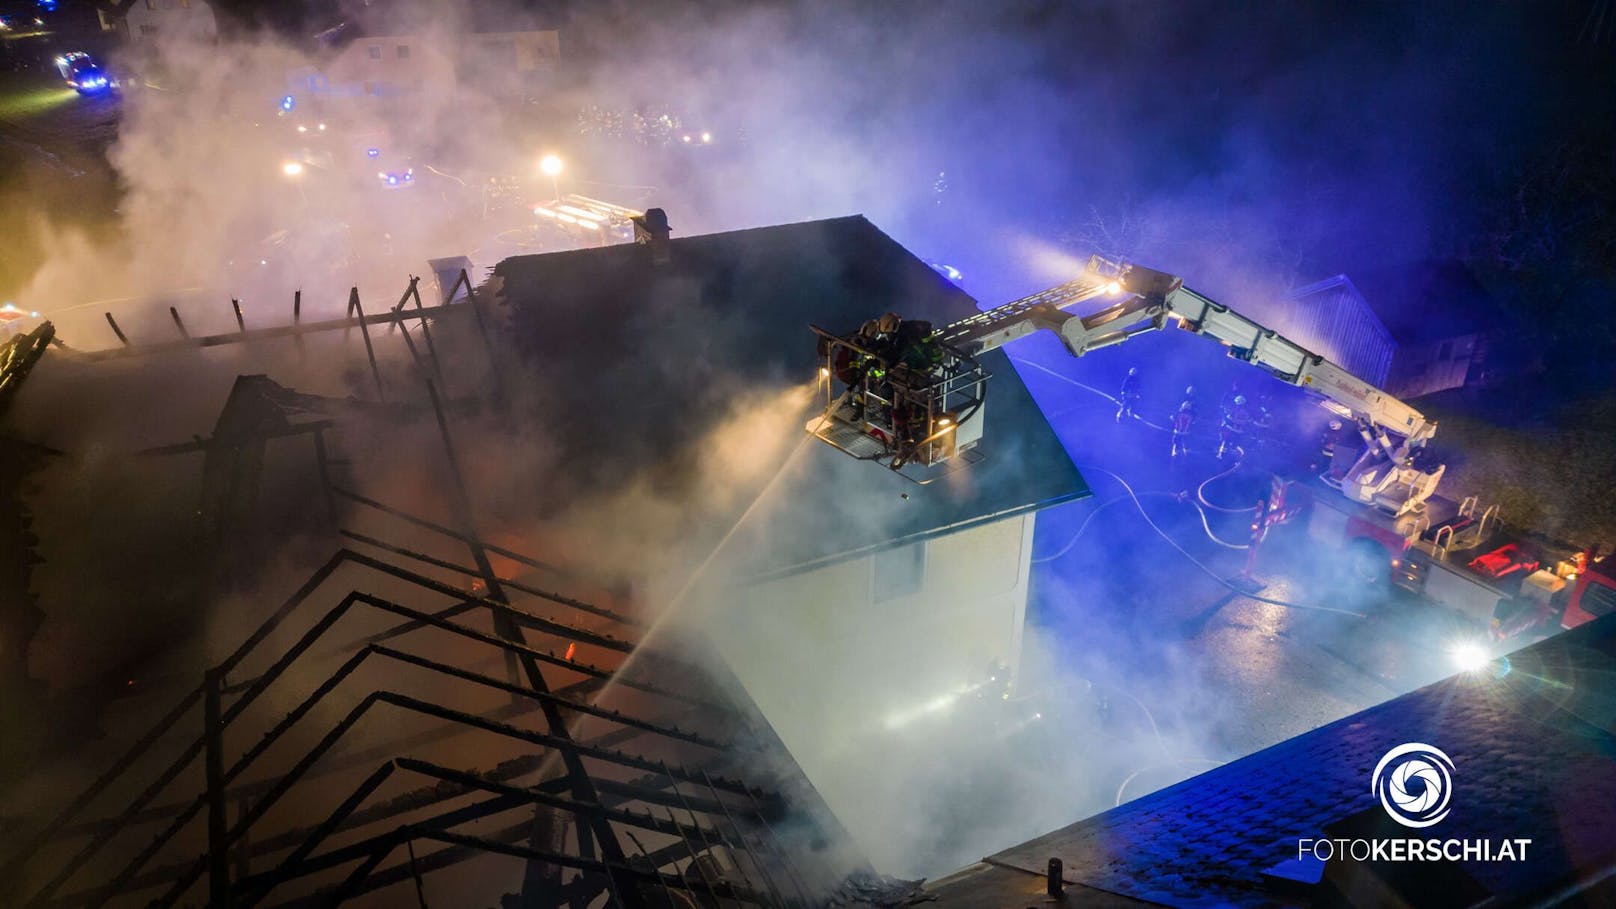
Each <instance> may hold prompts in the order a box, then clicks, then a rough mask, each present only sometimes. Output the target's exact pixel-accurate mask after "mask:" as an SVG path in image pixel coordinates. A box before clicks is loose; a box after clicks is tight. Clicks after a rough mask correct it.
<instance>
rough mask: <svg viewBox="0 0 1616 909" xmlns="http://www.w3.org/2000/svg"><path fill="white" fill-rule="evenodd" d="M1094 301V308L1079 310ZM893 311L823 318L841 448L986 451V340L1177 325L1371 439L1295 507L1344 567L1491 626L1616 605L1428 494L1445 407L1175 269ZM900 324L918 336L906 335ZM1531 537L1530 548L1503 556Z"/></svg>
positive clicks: (827, 402) (934, 463) (1103, 262)
mask: <svg viewBox="0 0 1616 909" xmlns="http://www.w3.org/2000/svg"><path fill="white" fill-rule="evenodd" d="M1084 304H1090V305H1089V306H1085V305H1084ZM1096 304H1097V305H1098V308H1096V309H1093V311H1092V312H1088V313H1086V314H1079V313H1078V312H1075V311H1074V310H1075V309H1078V308H1082V309H1085V310H1087V309H1090V308H1092V307H1093V306H1094V305H1096ZM885 318H887V319H896V318H897V317H895V316H888V317H885ZM899 322H900V324H901V325H902V326H904V327H905V328H904V329H901V330H900V331H898V332H896V333H895V334H896V336H897V337H893V336H889V335H888V334H887V333H884V332H881V331H877V332H875V333H873V334H872V333H871V332H870V331H869V330H868V326H866V328H865V329H864V330H861V331H860V332H857V333H853V334H849V335H837V334H832V333H830V332H827V331H825V330H823V329H820V328H818V327H814V328H813V330H814V331H815V333H817V334H818V336H819V353H820V356H821V365H820V377H821V383H822V385H823V388H824V395H825V396H824V412H823V413H822V414H820V415H818V416H816V417H814V418H813V419H812V420H810V421H809V422H808V424H807V427H806V428H807V431H808V432H809V433H811V434H812V435H814V436H815V437H817V438H818V439H820V440H821V441H823V442H825V443H827V444H829V445H831V446H833V447H835V448H837V449H839V450H840V451H842V452H845V453H847V454H849V455H851V456H853V457H855V458H859V459H863V460H869V461H874V462H879V463H882V464H883V465H884V466H886V467H888V468H890V469H892V470H895V471H898V472H899V473H901V474H903V475H904V476H905V477H907V478H908V479H911V480H914V481H915V482H918V483H929V482H931V481H933V480H935V479H937V478H938V477H940V476H943V475H945V474H946V473H948V472H949V471H951V470H953V469H957V468H958V467H961V466H964V465H966V464H970V463H974V462H976V461H979V460H981V458H982V456H981V454H980V453H979V444H980V442H981V441H982V431H983V426H984V423H985V420H984V415H985V408H986V405H987V394H986V392H987V385H988V380H989V379H990V378H991V376H990V375H989V374H988V372H987V371H986V370H985V369H984V368H983V367H982V366H981V365H980V364H979V363H978V361H977V358H978V357H980V356H981V355H982V354H984V353H987V352H988V351H991V350H995V349H997V348H999V347H1002V346H1004V345H1005V344H1008V343H1010V342H1012V341H1015V340H1017V339H1019V338H1023V337H1026V336H1027V335H1030V334H1032V333H1034V332H1037V331H1051V332H1054V333H1055V334H1056V335H1057V336H1059V338H1060V340H1061V343H1062V344H1063V345H1064V346H1065V347H1066V349H1067V351H1068V352H1070V353H1071V354H1072V355H1073V356H1078V357H1081V356H1083V355H1084V354H1087V353H1090V352H1091V351H1095V350H1100V349H1102V348H1105V347H1110V346H1113V345H1116V344H1121V343H1123V342H1125V341H1128V340H1130V339H1132V338H1134V337H1136V336H1138V335H1140V334H1143V333H1145V332H1149V331H1157V330H1162V329H1169V328H1171V329H1175V330H1181V331H1187V332H1190V333H1192V334H1195V335H1200V336H1202V337H1205V338H1208V339H1210V340H1212V341H1215V342H1217V343H1219V344H1221V345H1223V346H1224V348H1226V350H1227V352H1228V355H1229V356H1230V357H1234V358H1236V359H1239V360H1243V361H1245V362H1247V363H1249V364H1251V365H1252V366H1254V367H1257V368H1259V369H1262V370H1264V371H1265V372H1267V373H1269V374H1270V375H1272V376H1274V377H1275V378H1277V379H1279V380H1281V381H1283V382H1285V383H1287V384H1290V385H1293V386H1296V387H1298V388H1300V389H1302V390H1303V391H1304V392H1306V393H1307V394H1309V395H1310V396H1311V397H1313V398H1314V399H1316V400H1317V401H1318V403H1319V404H1321V405H1322V406H1323V407H1325V408H1326V409H1328V410H1330V411H1331V412H1332V413H1334V414H1335V415H1336V416H1338V417H1340V418H1342V420H1343V422H1347V423H1350V424H1351V425H1352V426H1353V427H1354V428H1355V430H1356V437H1357V439H1358V440H1360V441H1361V443H1362V447H1361V449H1358V450H1357V451H1353V450H1352V446H1351V445H1350V444H1348V445H1343V446H1337V452H1336V456H1335V458H1334V464H1335V465H1336V466H1335V467H1334V468H1333V469H1331V470H1330V471H1328V472H1327V473H1326V474H1323V475H1321V476H1320V477H1319V478H1318V479H1319V482H1320V483H1322V484H1323V485H1325V486H1328V487H1330V489H1318V490H1316V492H1317V494H1314V495H1312V496H1311V498H1312V501H1313V505H1314V506H1315V507H1312V508H1310V509H1294V511H1301V510H1307V511H1308V513H1309V517H1308V521H1307V532H1308V534H1309V535H1310V536H1311V537H1313V538H1314V539H1316V540H1318V541H1319V542H1320V543H1322V544H1324V545H1327V546H1330V547H1331V548H1332V549H1333V550H1337V551H1340V552H1342V553H1343V555H1344V556H1345V558H1344V559H1343V561H1342V563H1341V564H1342V565H1343V567H1345V568H1346V569H1347V576H1348V577H1356V578H1357V579H1359V580H1361V581H1364V582H1367V583H1384V582H1387V581H1388V580H1389V581H1390V582H1391V583H1395V584H1397V585H1398V586H1400V587H1403V588H1405V589H1408V590H1411V591H1414V592H1417V593H1422V594H1424V595H1426V596H1428V597H1430V598H1431V599H1433V600H1435V601H1436V602H1438V603H1440V604H1442V605H1443V606H1446V607H1447V608H1449V609H1452V610H1454V611H1456V612H1459V613H1461V614H1463V615H1465V616H1467V617H1468V618H1469V619H1471V620H1472V621H1474V622H1476V623H1477V624H1479V625H1483V626H1486V625H1491V626H1492V627H1493V629H1494V632H1495V634H1497V633H1498V632H1499V629H1500V626H1501V625H1508V624H1509V622H1510V621H1511V620H1510V618H1509V615H1510V614H1511V611H1513V612H1514V613H1516V614H1518V613H1519V612H1520V609H1521V608H1522V607H1521V605H1520V604H1522V603H1526V602H1528V601H1534V598H1535V600H1542V601H1543V602H1542V603H1540V604H1539V606H1540V607H1541V608H1540V610H1539V611H1540V612H1541V613H1542V615H1543V617H1544V619H1545V623H1544V625H1545V627H1547V624H1548V623H1547V619H1548V618H1549V617H1550V616H1551V615H1552V616H1556V617H1558V616H1561V614H1562V613H1563V618H1560V622H1561V623H1562V624H1565V625H1566V627H1570V625H1571V624H1574V623H1577V622H1580V621H1587V620H1588V619H1587V617H1585V616H1584V615H1583V613H1582V612H1580V611H1579V610H1578V609H1577V608H1575V607H1574V606H1573V608H1569V609H1567V608H1566V605H1567V602H1570V603H1573V604H1575V603H1583V602H1587V603H1590V604H1594V606H1593V610H1594V611H1596V612H1602V611H1608V610H1609V609H1611V608H1613V606H1612V604H1616V570H1611V569H1608V568H1607V571H1606V572H1605V573H1604V574H1601V573H1599V572H1597V571H1587V572H1586V573H1584V568H1585V566H1586V564H1587V560H1586V553H1577V552H1574V551H1558V547H1555V546H1550V545H1547V544H1545V543H1544V542H1543V541H1542V540H1531V539H1529V538H1527V537H1522V538H1520V540H1519V541H1514V540H1513V538H1511V537H1509V536H1508V535H1507V534H1506V533H1505V532H1503V531H1502V529H1501V525H1500V522H1498V521H1497V520H1496V515H1495V512H1494V511H1493V510H1488V511H1487V512H1485V513H1483V514H1481V516H1480V517H1479V518H1478V517H1477V508H1476V503H1475V500H1474V499H1473V498H1468V499H1466V500H1465V501H1464V502H1463V503H1455V502H1452V501H1450V500H1448V499H1446V498H1443V497H1441V496H1435V495H1434V494H1435V492H1436V489H1437V485H1438V483H1439V482H1440V481H1441V479H1442V476H1443V473H1444V470H1445V467H1444V466H1443V465H1440V464H1429V463H1425V462H1426V461H1427V460H1428V459H1426V458H1424V457H1422V456H1423V455H1424V454H1426V452H1424V451H1422V449H1424V448H1425V446H1426V443H1428V442H1429V441H1430V440H1431V437H1432V436H1433V435H1434V434H1435V432H1436V423H1435V421H1432V420H1429V419H1426V417H1425V416H1424V415H1422V414H1421V413H1420V412H1419V411H1418V410H1416V409H1414V408H1413V407H1411V406H1409V405H1408V404H1407V403H1405V402H1403V401H1400V400H1398V399H1397V398H1395V397H1393V396H1392V395H1389V394H1387V393H1386V392H1384V391H1382V390H1381V389H1378V388H1376V387H1374V386H1373V385H1370V384H1368V383H1366V382H1364V381H1362V380H1360V379H1358V378H1357V377H1355V376H1353V375H1352V374H1351V373H1349V372H1348V371H1347V370H1346V369H1344V368H1342V367H1341V366H1339V365H1337V364H1335V363H1332V362H1330V361H1328V360H1326V359H1325V358H1324V357H1322V356H1319V355H1318V354H1315V353H1312V352H1310V351H1308V350H1306V349H1304V348H1303V347H1301V346H1300V345H1299V344H1297V343H1296V342H1294V341H1292V340H1290V339H1287V338H1285V337H1283V336H1281V335H1280V334H1278V333H1277V332H1275V331H1274V330H1272V329H1269V328H1266V327H1264V326H1262V325H1260V324H1258V323H1257V322H1255V321H1253V320H1251V319H1249V318H1247V317H1245V316H1242V315H1240V314H1239V313H1238V312H1235V311H1234V310H1232V309H1230V308H1229V307H1227V306H1225V305H1223V304H1221V303H1218V302H1216V301H1214V300H1212V299H1211V298H1209V297H1207V296H1205V295H1203V294H1200V293H1198V292H1196V291H1194V290H1192V289H1190V288H1188V287H1186V286H1185V285H1184V281H1183V279H1182V278H1179V277H1177V276H1174V275H1170V274H1167V273H1165V272H1160V271H1155V270H1153V269H1149V268H1145V267H1143V266H1139V265H1134V264H1130V263H1125V262H1117V261H1112V260H1108V259H1104V258H1101V257H1098V256H1095V257H1092V258H1091V259H1090V260H1089V263H1088V267H1087V268H1086V269H1085V271H1084V272H1083V274H1082V275H1080V276H1079V277H1077V278H1076V279H1074V280H1072V281H1069V282H1067V283H1065V284H1061V285H1058V286H1056V287H1051V288H1049V289H1047V290H1043V291H1040V292H1038V293H1035V294H1032V295H1030V296H1027V297H1023V298H1021V299H1019V300H1015V301H1012V302H1010V303H1006V304H1004V305H1003V306H999V307H997V308H995V309H990V310H987V311H985V312H981V313H978V314H976V315H973V316H970V317H968V318H965V319H961V320H959V321H957V322H954V323H952V324H950V325H947V326H944V327H942V328H939V329H930V328H929V326H926V325H925V323H903V322H901V320H899ZM915 326H920V327H921V328H922V329H924V330H923V331H920V332H917V331H915V330H914V327H915ZM906 334H907V337H908V339H909V340H908V341H902V340H901V338H902V337H903V336H904V335H906ZM917 345H918V346H919V347H920V348H921V350H920V353H919V355H916V354H915V350H914V348H915V347H916V346H917ZM1311 486H1313V484H1312V483H1311V482H1309V483H1308V484H1306V485H1305V486H1303V491H1304V492H1305V491H1306V490H1307V489H1308V487H1311ZM1278 497H1279V496H1278V494H1277V493H1276V495H1275V496H1274V497H1273V499H1275V500H1277V498H1278ZM1302 498H1306V496H1303V497H1302ZM1271 504H1272V501H1271ZM1494 547H1496V548H1494ZM1523 547H1525V548H1529V549H1530V550H1531V551H1532V552H1533V553H1534V555H1533V556H1532V557H1531V558H1528V559H1526V560H1525V561H1522V560H1520V559H1509V558H1506V556H1507V554H1508V553H1510V552H1511V551H1513V550H1517V549H1521V548H1523ZM1472 556H1474V558H1472ZM1611 561H1613V562H1616V559H1612V560H1611ZM1539 562H1541V563H1542V567H1541V569H1540V566H1539ZM1505 563H1507V564H1505ZM1590 588H1591V590H1590ZM1562 589H1563V590H1564V593H1563V594H1561V593H1557V592H1558V591H1561V590H1562ZM1538 591H1548V592H1547V593H1544V594H1543V595H1542V596H1537V592H1538ZM1551 599H1552V601H1553V602H1552V603H1551V602H1550V600H1551Z"/></svg>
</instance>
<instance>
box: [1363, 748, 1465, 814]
mask: <svg viewBox="0 0 1616 909" xmlns="http://www.w3.org/2000/svg"><path fill="white" fill-rule="evenodd" d="M1370 786H1371V788H1372V789H1373V791H1374V793H1375V795H1376V796H1377V797H1378V798H1379V799H1380V804H1381V807H1383V808H1385V809H1386V813H1387V814H1389V815H1391V817H1392V820H1394V821H1396V822H1397V823H1399V824H1402V825H1403V826H1405V827H1429V826H1431V825H1432V824H1435V823H1437V822H1438V821H1440V820H1442V819H1443V818H1445V817H1447V816H1448V799H1449V798H1450V797H1451V796H1452V795H1453V760H1452V759H1451V758H1449V757H1448V756H1447V755H1446V754H1444V753H1443V752H1442V749H1440V748H1437V747H1435V746H1432V745H1426V744H1423V743H1420V742H1409V743H1407V744H1404V745H1398V746H1397V747H1396V748H1393V749H1392V750H1390V751H1388V752H1386V756H1385V757H1383V758H1381V759H1380V763H1379V764H1376V765H1375V774H1374V776H1373V777H1372V778H1371V783H1370Z"/></svg>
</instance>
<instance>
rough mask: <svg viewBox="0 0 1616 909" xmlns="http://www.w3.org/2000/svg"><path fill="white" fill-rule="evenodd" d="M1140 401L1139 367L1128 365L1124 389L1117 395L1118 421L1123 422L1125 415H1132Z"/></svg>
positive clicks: (1123, 384)
mask: <svg viewBox="0 0 1616 909" xmlns="http://www.w3.org/2000/svg"><path fill="white" fill-rule="evenodd" d="M1138 403H1139V367H1137V366H1130V367H1128V375H1127V378H1124V379H1123V380H1122V391H1121V392H1120V393H1118V395H1117V422H1118V423H1121V422H1122V418H1123V417H1132V416H1133V415H1134V413H1133V408H1134V405H1135V404H1138Z"/></svg>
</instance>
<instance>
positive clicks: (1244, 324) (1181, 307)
mask: <svg viewBox="0 0 1616 909" xmlns="http://www.w3.org/2000/svg"><path fill="white" fill-rule="evenodd" d="M1098 297H1107V298H1110V299H1113V300H1115V301H1116V302H1113V303H1111V304H1110V305H1108V306H1106V307H1105V308H1104V309H1101V310H1099V311H1098V312H1095V313H1092V314H1090V315H1087V316H1078V315H1076V314H1074V313H1069V312H1066V311H1065V310H1066V309H1067V308H1068V307H1070V306H1074V305H1076V304H1078V303H1082V302H1085V301H1088V300H1092V299H1095V298H1098ZM1169 323H1171V324H1172V325H1173V326H1174V327H1177V328H1180V329H1183V330H1186V331H1190V332H1193V333H1195V334H1197V335H1201V336H1203V337H1207V338H1211V339H1212V340H1214V341H1217V342H1219V343H1221V344H1223V345H1224V346H1225V347H1227V348H1228V349H1229V355H1230V356H1232V357H1235V358H1237V359H1241V360H1244V361H1246V362H1247V363H1250V364H1252V365H1253V366H1257V367H1259V368H1261V369H1264V370H1266V371H1267V372H1269V373H1270V374H1272V375H1273V376H1275V377H1276V378H1278V379H1280V380H1282V381H1284V382H1287V383H1289V384H1291V385H1296V386H1300V387H1302V388H1304V389H1307V390H1308V391H1311V392H1314V393H1316V394H1318V395H1320V396H1322V397H1324V398H1325V399H1327V400H1329V401H1331V402H1333V403H1334V404H1335V405H1336V407H1337V408H1338V409H1344V410H1345V411H1347V412H1348V413H1349V414H1350V415H1351V417H1352V418H1353V419H1355V420H1356V421H1357V423H1358V427H1359V432H1360V434H1361V435H1362V436H1363V438H1364V442H1365V443H1366V444H1367V445H1368V451H1366V452H1365V454H1364V456H1363V457H1362V458H1360V459H1359V461H1358V463H1357V464H1356V465H1354V467H1353V468H1352V470H1351V471H1350V472H1349V474H1348V483H1347V484H1345V485H1344V487H1343V491H1344V492H1345V493H1346V494H1347V495H1348V496H1349V497H1351V498H1353V499H1355V500H1357V501H1360V502H1364V503H1366V504H1374V505H1379V506H1381V507H1385V508H1387V509H1388V510H1392V511H1394V512H1395V513H1397V514H1402V513H1403V512H1406V511H1408V510H1410V509H1413V508H1415V507H1417V506H1418V505H1419V503H1421V502H1423V501H1424V500H1425V499H1426V498H1428V497H1429V496H1430V494H1431V493H1432V492H1434V491H1435V489H1436V483H1437V481H1438V480H1439V479H1440V478H1441V475H1442V472H1443V469H1442V468H1440V467H1438V468H1437V469H1436V470H1434V471H1431V472H1422V471H1418V470H1415V469H1413V468H1412V466H1410V464H1409V463H1408V462H1409V460H1410V456H1411V455H1412V454H1413V452H1414V451H1415V450H1416V449H1418V448H1420V447H1421V446H1423V445H1424V444H1425V443H1426V442H1427V441H1428V440H1429V439H1430V438H1431V436H1432V435H1433V434H1434V433H1435V432H1436V423H1435V422H1433V421H1429V420H1426V419H1425V417H1424V416H1423V415H1421V414H1420V412H1419V411H1417V410H1415V409H1414V408H1412V407H1410V406H1408V405H1407V404H1405V403H1403V402H1402V401H1400V400H1398V399H1397V398H1394V397H1392V396H1391V395H1389V394H1387V393H1386V392H1384V391H1381V390H1380V389H1378V388H1376V387H1374V386H1373V385H1370V384H1369V383H1367V382H1364V381H1362V380H1360V379H1358V378H1356V377H1355V376H1353V375H1352V374H1351V373H1349V372H1347V370H1345V369H1343V368H1342V367H1340V366H1337V365H1336V364H1334V363H1331V362H1330V361H1328V360H1326V359H1324V358H1323V357H1321V356H1319V355H1318V354H1315V353H1311V352H1309V351H1307V350H1306V349H1304V348H1302V347H1301V346H1300V345H1298V344H1297V343H1295V342H1294V341H1291V340H1289V339H1287V338H1285V337H1283V336H1281V335H1280V334H1279V333H1277V332H1275V331H1274V330H1272V329H1269V328H1265V327H1263V326H1262V325H1259V324H1257V323H1256V322H1253V321H1252V320H1250V319H1248V318H1246V317H1245V316H1242V315H1240V314H1239V313H1237V312H1235V311H1234V310H1232V309H1230V308H1229V307H1227V306H1224V305H1222V304H1221V303H1218V302H1216V301H1214V300H1212V299H1210V298H1208V297H1205V296H1202V295H1201V294H1199V293H1196V292H1195V291H1193V290H1191V289H1190V288H1188V287H1185V286H1184V281H1183V279H1182V278H1178V277H1175V276H1173V275H1169V274H1166V273H1165V272H1159V271H1154V270H1152V269H1148V268H1144V267H1142V266H1138V265H1126V264H1122V263H1116V262H1110V261H1107V260H1104V259H1101V258H1099V257H1098V256H1096V257H1093V258H1091V259H1090V260H1089V268H1088V272H1087V274H1086V275H1085V276H1084V277H1082V278H1079V279H1077V280H1075V281H1070V282H1068V283H1066V284H1062V285H1060V286H1058V287H1053V288H1050V289H1049V290H1045V291H1042V292H1040V293H1037V294H1033V295H1032V296H1029V297H1023V298H1022V299H1020V300H1015V301H1013V302H1011V303H1007V304H1005V305H1003V306H1000V307H998V308H996V309H991V310H988V311H987V312H983V313H979V314H977V315H975V316H971V317H970V318H967V319H963V320H961V321H959V322H955V323H954V324H952V325H949V326H948V327H946V328H944V329H942V331H941V332H939V337H940V339H941V340H942V341H943V342H945V343H947V344H949V345H952V346H953V347H955V348H956V349H958V350H961V351H963V352H965V353H967V354H970V355H972V356H974V355H976V354H980V353H983V352H985V351H989V350H993V349H995V348H997V347H1000V346H1002V345H1004V344H1006V343H1008V342H1010V341H1013V340H1015V339H1017V338H1020V337H1023V336H1025V335H1028V334H1031V333H1033V332H1035V331H1038V330H1039V329H1048V330H1050V331H1053V332H1055V333H1056V334H1058V335H1059V336H1060V339H1061V343H1063V344H1065V345H1066V349H1067V350H1069V351H1071V353H1072V355H1073V356H1078V357H1080V356H1082V355H1084V354H1086V353H1088V352H1089V351H1092V350H1098V349H1100V348H1102V347H1109V346H1111V345H1113V344H1120V343H1122V342H1123V341H1126V340H1128V339H1130V338H1132V337H1134V336H1135V335H1137V334H1140V333H1142V332H1147V331H1155V330H1157V329H1161V328H1166V327H1168V325H1169ZM1393 437H1395V439H1394V438H1393Z"/></svg>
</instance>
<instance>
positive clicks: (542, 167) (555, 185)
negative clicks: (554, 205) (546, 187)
mask: <svg viewBox="0 0 1616 909" xmlns="http://www.w3.org/2000/svg"><path fill="white" fill-rule="evenodd" d="M539 172H540V173H542V174H544V175H545V176H547V177H549V178H550V188H551V189H553V190H555V197H556V201H558V202H559V201H561V159H560V158H558V157H556V156H555V155H545V156H544V157H542V158H540V159H539Z"/></svg>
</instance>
